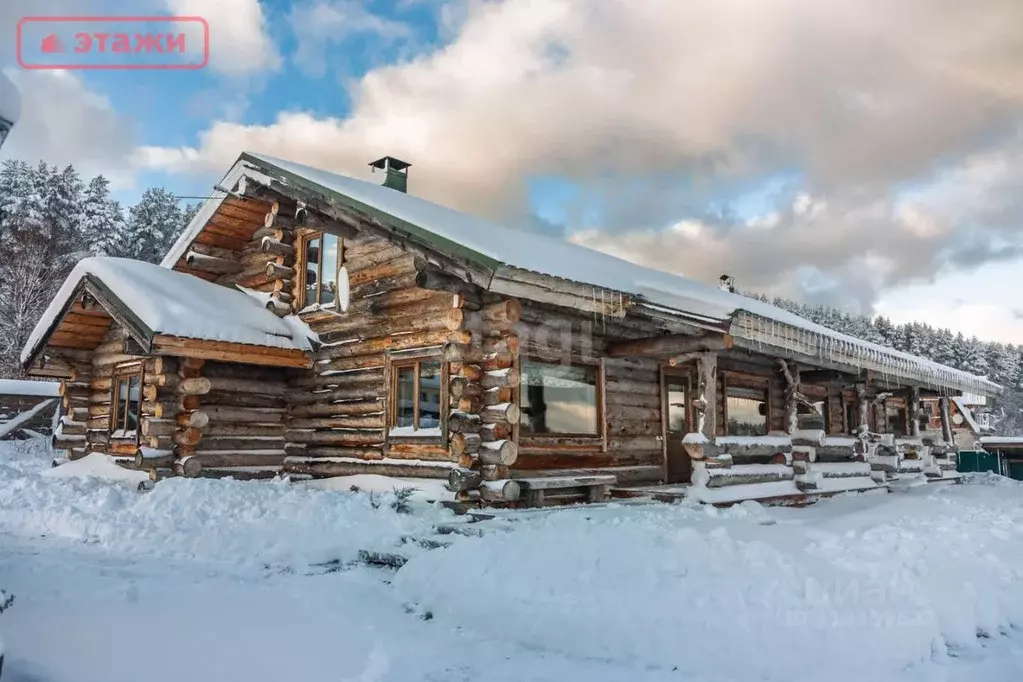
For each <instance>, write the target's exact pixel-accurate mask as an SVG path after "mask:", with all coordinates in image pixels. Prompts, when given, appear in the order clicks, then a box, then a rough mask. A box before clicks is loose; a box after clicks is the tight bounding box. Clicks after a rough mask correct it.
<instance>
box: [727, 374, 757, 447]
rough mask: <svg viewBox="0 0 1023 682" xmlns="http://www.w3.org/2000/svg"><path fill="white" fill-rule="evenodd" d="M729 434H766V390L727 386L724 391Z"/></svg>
mask: <svg viewBox="0 0 1023 682" xmlns="http://www.w3.org/2000/svg"><path fill="white" fill-rule="evenodd" d="M725 396H726V398H725V410H726V411H727V412H726V414H728V429H727V434H728V435H729V436H766V435H767V392H766V391H763V390H758V389H748V388H740V387H737V386H729V387H727V389H726V391H725Z"/></svg>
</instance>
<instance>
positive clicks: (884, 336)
mask: <svg viewBox="0 0 1023 682" xmlns="http://www.w3.org/2000/svg"><path fill="white" fill-rule="evenodd" d="M874 329H876V330H877V333H878V334H879V335H880V337H881V343H883V344H884V345H886V346H891V345H893V344H892V341H893V340H894V337H895V328H894V327H893V326H892V323H891V320H889V319H888V318H887V317H885V316H883V315H878V316H877V318H876V319H875V320H874Z"/></svg>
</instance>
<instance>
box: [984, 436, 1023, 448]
mask: <svg viewBox="0 0 1023 682" xmlns="http://www.w3.org/2000/svg"><path fill="white" fill-rule="evenodd" d="M980 444H981V445H991V446H993V447H996V446H999V445H1021V446H1023V437H1020V436H982V437H981V438H980Z"/></svg>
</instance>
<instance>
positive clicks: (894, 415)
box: [885, 407, 906, 436]
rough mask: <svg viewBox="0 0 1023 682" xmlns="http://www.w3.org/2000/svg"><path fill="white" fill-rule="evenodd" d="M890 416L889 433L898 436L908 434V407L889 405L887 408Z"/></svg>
mask: <svg viewBox="0 0 1023 682" xmlns="http://www.w3.org/2000/svg"><path fill="white" fill-rule="evenodd" d="M885 411H886V412H887V416H888V433H893V434H895V435H896V436H905V435H906V409H905V408H903V407H889V408H886V410H885Z"/></svg>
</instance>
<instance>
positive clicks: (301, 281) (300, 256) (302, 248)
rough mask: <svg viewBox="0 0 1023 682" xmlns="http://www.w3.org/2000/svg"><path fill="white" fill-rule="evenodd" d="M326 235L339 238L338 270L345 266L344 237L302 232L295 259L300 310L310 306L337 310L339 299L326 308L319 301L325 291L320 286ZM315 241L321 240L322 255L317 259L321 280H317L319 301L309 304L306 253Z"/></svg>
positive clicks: (299, 236) (296, 294) (317, 297)
mask: <svg viewBox="0 0 1023 682" xmlns="http://www.w3.org/2000/svg"><path fill="white" fill-rule="evenodd" d="M325 234H329V235H331V236H333V237H337V270H338V271H340V270H341V267H342V266H343V265H344V252H345V242H344V238H343V237H340V236H338V235H336V234H334V233H332V232H302V233H300V234H299V235H298V239H297V240H296V242H297V243H296V246H297V249H298V251H297V255H296V257H295V280H296V284H295V286H296V289H297V290H296V291H295V300H296V301H298V306H297V309H298V310H302V309H304V308H306V307H308V306H310V305H318V306H320V307H321V308H324V309H329V308H335V309H336V308H337V299H336V298H335V299H334V302H333V303H330V304H327V305H326V306H324V305H323V304H322V303H320V301H319V298H320V294H321V293H322V291H323V290H322V289H321V288H320V286H319V284H320V282H322V281H323V253H324V249H323V236H324V235H325ZM314 239H319V240H320V253H319V256H318V257H317V260H316V272H317V276H318V278H319V279H318V280H317V287H316V299H317V300H315V301H312V302H309V301H307V300H306V270H307V265H308V264H307V262H306V258H305V253H306V246H307V245H308V244H309V242H311V241H312V240H314ZM335 275H336V273H335Z"/></svg>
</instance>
